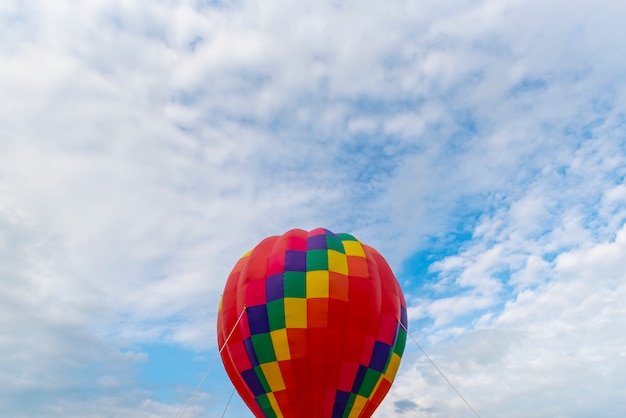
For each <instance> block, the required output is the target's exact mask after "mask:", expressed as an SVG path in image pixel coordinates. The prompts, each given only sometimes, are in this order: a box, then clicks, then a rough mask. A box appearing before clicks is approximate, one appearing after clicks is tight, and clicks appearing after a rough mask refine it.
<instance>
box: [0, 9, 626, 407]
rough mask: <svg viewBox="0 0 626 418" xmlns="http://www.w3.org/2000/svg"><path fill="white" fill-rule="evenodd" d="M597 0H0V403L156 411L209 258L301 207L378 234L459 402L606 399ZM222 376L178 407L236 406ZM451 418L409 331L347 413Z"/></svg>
mask: <svg viewBox="0 0 626 418" xmlns="http://www.w3.org/2000/svg"><path fill="white" fill-rule="evenodd" d="M625 20H626V3H625V2H623V1H621V0H598V1H595V2H590V1H577V0H573V1H572V0H568V1H565V0H552V1H549V2H545V1H538V0H525V1H520V0H471V1H470V0H437V1H435V0H405V1H403V0H397V1H391V2H389V1H385V2H383V1H375V0H359V1H355V0H346V1H342V0H333V1H326V0H316V1H310V0H301V1H298V2H287V1H278V0H265V1H262V2H258V1H250V0H237V1H219V0H215V1H210V0H178V1H171V0H154V1H150V2H147V1H143V2H140V1H132V0H106V1H105V0H89V1H80V2H79V1H73V0H55V1H54V2H52V1H44V0H32V1H28V2H24V1H20V0H3V1H2V2H1V3H0V289H1V290H0V387H1V388H2V389H1V390H0V411H2V416H7V417H17V418H19V417H70V418H71V417H87V418H90V417H122V416H124V417H128V416H132V417H138V418H144V417H145V418H147V417H151V418H153V417H178V416H179V415H180V413H181V411H182V409H183V408H184V406H185V404H186V403H187V402H188V401H189V399H190V397H191V395H192V393H193V392H194V389H195V388H196V386H197V385H198V384H199V383H200V381H201V379H202V377H203V375H204V374H205V372H206V371H207V370H208V368H209V366H210V365H211V364H212V362H213V361H214V360H215V359H216V358H217V343H216V336H215V322H216V315H217V306H218V301H219V298H220V294H221V291H222V289H223V286H224V284H225V281H226V278H227V276H228V273H229V271H230V270H231V268H232V267H233V266H234V264H235V262H236V261H237V259H238V258H239V257H240V256H241V255H242V254H244V253H245V252H246V251H248V250H249V249H251V248H252V247H254V245H256V244H257V243H258V242H259V241H260V240H261V239H263V238H264V237H266V236H270V235H280V234H282V233H284V232H286V231H287V230H289V229H292V228H301V229H306V230H310V229H314V228H317V227H325V228H328V229H330V230H331V231H333V232H346V233H350V234H353V235H355V236H356V237H358V238H359V239H360V240H361V241H363V242H365V243H367V244H369V245H371V246H373V247H375V248H377V249H378V250H379V251H380V252H381V253H382V254H383V255H384V256H385V258H386V259H387V260H388V262H389V263H390V265H391V267H392V268H393V270H394V272H395V274H396V277H397V278H398V281H399V282H400V283H401V285H402V287H403V289H404V293H405V296H406V299H407V303H408V311H409V329H410V332H411V334H412V335H413V337H414V338H415V339H416V341H418V342H419V344H420V345H421V346H422V347H423V348H424V350H425V351H426V352H427V353H428V355H429V356H430V357H431V358H432V359H433V361H434V362H435V363H436V364H437V366H438V367H439V368H440V369H441V370H442V371H443V372H444V374H445V375H446V376H447V378H448V379H449V380H450V381H451V382H453V384H454V386H455V387H456V388H457V389H458V390H459V392H460V393H461V394H463V396H464V397H465V398H466V399H467V400H468V401H469V403H470V404H471V405H472V407H473V408H474V409H475V410H476V411H477V412H478V413H479V414H480V415H481V416H482V417H485V418H486V417H513V418H515V417H525V418H527V417H546V418H548V417H550V418H554V417H568V418H569V417H571V418H574V417H590V416H602V417H607V418H610V417H623V416H626V333H624V329H626V304H625V303H624V302H623V300H624V298H625V297H626V269H624V266H625V265H626V184H625V176H626V54H624V53H623V52H624V47H623V45H624V44H623V39H624V38H626V27H625V26H624V24H623V22H624V21H625ZM231 394H232V386H231V385H230V382H229V381H228V379H227V377H226V375H225V372H224V370H223V368H222V366H221V364H220V362H219V361H218V362H217V364H216V365H215V367H213V369H212V370H211V371H210V373H209V376H208V378H207V381H206V382H205V383H204V385H202V388H201V390H200V391H199V392H198V395H197V396H196V397H195V398H194V400H193V402H192V403H191V405H190V407H189V409H188V410H187V411H186V413H185V417H190V418H191V417H220V416H226V417H229V416H230V417H251V415H250V413H249V412H246V408H245V405H244V404H243V402H242V401H241V400H240V399H239V398H238V397H237V395H235V397H234V398H233V400H232V402H230V404H228V399H229V397H230V396H231ZM227 406H228V408H227ZM224 413H225V414H224ZM223 414H224V415H223ZM471 416H474V415H473V414H472V412H471V411H470V410H469V408H467V406H466V405H465V404H464V403H463V401H462V400H461V399H460V398H459V396H458V395H457V394H456V393H455V392H454V391H453V390H452V389H451V388H450V387H449V386H448V384H447V383H446V382H445V380H443V378H442V377H441V376H440V375H439V374H438V373H437V371H436V370H435V369H434V368H433V367H432V365H431V364H430V363H429V362H428V361H427V359H426V358H425V357H424V355H423V354H422V353H421V351H420V350H419V349H418V348H417V347H416V345H415V344H413V343H412V341H410V340H409V341H408V342H407V349H406V351H405V354H404V357H403V360H402V364H401V366H400V371H399V373H398V376H397V377H396V381H395V383H394V386H393V387H392V389H391V391H390V392H389V394H388V395H387V397H386V399H385V401H384V402H383V404H381V406H380V408H379V409H378V410H377V412H376V414H375V417H376V418H388V417H411V418H412V417H425V418H440V417H459V418H463V417H471Z"/></svg>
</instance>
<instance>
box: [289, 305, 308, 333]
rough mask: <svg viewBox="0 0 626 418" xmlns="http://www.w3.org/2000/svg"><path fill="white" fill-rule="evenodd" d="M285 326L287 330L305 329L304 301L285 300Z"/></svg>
mask: <svg viewBox="0 0 626 418" xmlns="http://www.w3.org/2000/svg"><path fill="white" fill-rule="evenodd" d="M285 325H286V326H287V328H306V299H304V298H285Z"/></svg>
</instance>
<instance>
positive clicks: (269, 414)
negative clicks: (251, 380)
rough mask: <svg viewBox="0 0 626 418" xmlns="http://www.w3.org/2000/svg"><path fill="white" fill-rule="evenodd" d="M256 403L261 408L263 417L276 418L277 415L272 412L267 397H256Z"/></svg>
mask: <svg viewBox="0 0 626 418" xmlns="http://www.w3.org/2000/svg"><path fill="white" fill-rule="evenodd" d="M256 401H257V402H258V403H259V406H260V407H261V409H262V410H263V412H265V415H266V416H267V417H268V418H277V417H278V415H276V412H274V409H272V404H271V403H270V400H269V399H268V397H267V395H259V396H257V397H256Z"/></svg>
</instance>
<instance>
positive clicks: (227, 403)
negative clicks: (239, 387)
mask: <svg viewBox="0 0 626 418" xmlns="http://www.w3.org/2000/svg"><path fill="white" fill-rule="evenodd" d="M234 394H235V388H233V391H232V392H230V397H229V398H228V402H226V408H224V412H222V418H224V417H225V416H226V411H227V410H228V405H230V401H232V400H233V395H234Z"/></svg>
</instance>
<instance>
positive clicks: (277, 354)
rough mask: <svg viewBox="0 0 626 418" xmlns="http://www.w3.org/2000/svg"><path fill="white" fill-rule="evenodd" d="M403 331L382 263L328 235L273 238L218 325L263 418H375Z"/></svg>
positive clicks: (368, 250)
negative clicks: (375, 411) (373, 417)
mask: <svg viewBox="0 0 626 418" xmlns="http://www.w3.org/2000/svg"><path fill="white" fill-rule="evenodd" d="M406 327H407V312H406V303H405V301H404V296H403V294H402V290H401V289H400V285H399V284H398V282H397V280H396V278H395V277H394V275H393V273H392V271H391V269H390V268H389V265H388V264H387V262H386V261H385V259H384V258H383V257H382V256H381V255H380V254H379V253H378V252H377V251H376V250H375V249H373V248H372V247H369V246H367V245H365V244H362V243H361V242H360V241H359V240H357V239H356V238H354V237H353V236H351V235H348V234H334V233H332V232H330V231H328V230H326V229H322V228H319V229H315V230H313V231H310V232H306V231H303V230H299V229H294V230H291V231H289V232H287V233H285V234H284V235H282V236H273V237H269V238H266V239H265V240H263V241H261V243H259V244H258V245H257V246H256V247H255V248H254V249H253V250H252V251H250V252H249V253H248V254H246V255H244V256H243V257H242V258H241V259H240V260H239V261H238V262H237V264H236V265H235V267H234V268H233V270H232V272H231V273H230V275H229V277H228V280H227V283H226V287H225V289H224V294H223V297H222V300H221V302H220V308H219V312H218V318H217V335H218V343H219V347H223V349H222V351H221V357H222V361H223V363H224V367H225V369H226V372H227V373H228V376H229V377H230V379H231V380H232V382H233V384H234V385H235V388H236V389H237V391H238V392H239V395H240V396H241V397H242V399H243V400H244V401H245V403H246V404H247V406H248V407H249V408H250V410H251V411H252V412H253V413H254V415H255V416H256V417H293V418H308V417H310V418H319V417H370V416H371V415H372V414H373V413H374V410H375V409H376V408H377V406H378V405H379V404H380V402H381V401H382V399H383V397H384V396H385V395H386V394H387V392H388V391H389V388H390V387H391V383H392V382H393V379H394V377H395V375H396V372H397V370H398V367H399V365H400V359H401V357H402V353H403V351H404V346H405V344H406V331H405V328H406Z"/></svg>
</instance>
